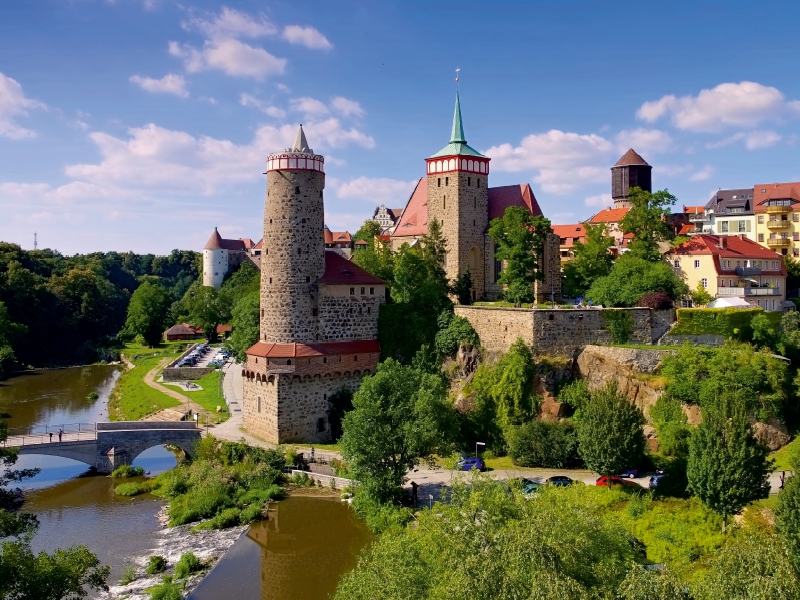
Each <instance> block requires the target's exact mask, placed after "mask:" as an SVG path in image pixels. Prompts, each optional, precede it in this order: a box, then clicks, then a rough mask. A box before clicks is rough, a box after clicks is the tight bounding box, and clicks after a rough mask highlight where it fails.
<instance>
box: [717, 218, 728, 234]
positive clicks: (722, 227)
mask: <svg viewBox="0 0 800 600" xmlns="http://www.w3.org/2000/svg"><path fill="white" fill-rule="evenodd" d="M719 230H720V232H722V233H728V222H727V221H720V222H719Z"/></svg>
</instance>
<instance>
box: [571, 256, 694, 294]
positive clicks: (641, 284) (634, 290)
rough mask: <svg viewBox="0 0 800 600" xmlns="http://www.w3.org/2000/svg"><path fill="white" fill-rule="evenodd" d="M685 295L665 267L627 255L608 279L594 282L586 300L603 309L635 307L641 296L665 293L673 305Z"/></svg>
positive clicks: (680, 282)
mask: <svg viewBox="0 0 800 600" xmlns="http://www.w3.org/2000/svg"><path fill="white" fill-rule="evenodd" d="M688 291H689V288H688V287H687V286H686V284H685V283H684V282H683V281H682V280H681V279H680V278H679V277H678V276H677V275H675V273H674V271H673V270H672V267H670V266H669V265H668V264H667V263H665V262H663V261H659V262H651V261H648V260H645V259H643V258H638V257H636V256H634V255H632V254H631V253H630V252H626V253H625V254H624V255H623V256H622V257H621V258H619V259H618V260H617V261H616V262H615V263H614V267H613V268H612V269H611V272H610V273H609V274H608V275H606V276H605V277H599V278H598V279H596V280H595V281H594V283H593V284H592V287H591V288H589V290H588V291H587V292H586V297H587V298H588V299H589V300H591V301H592V302H594V303H596V304H602V305H603V306H614V307H628V306H636V305H637V303H638V302H639V300H641V298H642V297H643V296H644V295H646V294H650V293H653V292H665V293H666V294H667V295H668V296H669V297H670V298H671V299H672V300H673V301H675V300H679V299H681V298H682V297H683V296H685V295H686V294H687V293H688Z"/></svg>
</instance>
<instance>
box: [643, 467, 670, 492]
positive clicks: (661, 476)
mask: <svg viewBox="0 0 800 600" xmlns="http://www.w3.org/2000/svg"><path fill="white" fill-rule="evenodd" d="M666 475H667V474H666V473H664V472H663V471H662V472H661V473H656V474H655V475H653V476H652V477H650V481H649V483H648V486H649V487H650V488H651V489H652V488H657V487H658V484H659V483H661V480H662V479H664V477H666Z"/></svg>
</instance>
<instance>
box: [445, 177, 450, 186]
mask: <svg viewBox="0 0 800 600" xmlns="http://www.w3.org/2000/svg"><path fill="white" fill-rule="evenodd" d="M444 185H445V187H447V186H448V185H450V178H449V177H445V178H444Z"/></svg>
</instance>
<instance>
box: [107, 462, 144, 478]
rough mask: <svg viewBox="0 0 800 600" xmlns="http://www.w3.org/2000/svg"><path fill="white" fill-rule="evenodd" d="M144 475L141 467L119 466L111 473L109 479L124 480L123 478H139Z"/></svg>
mask: <svg viewBox="0 0 800 600" xmlns="http://www.w3.org/2000/svg"><path fill="white" fill-rule="evenodd" d="M142 475H144V468H143V467H133V466H131V465H121V466H119V467H117V468H116V469H114V471H113V472H112V473H111V477H113V478H115V479H117V478H125V477H141V476H142Z"/></svg>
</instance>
